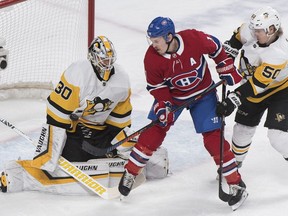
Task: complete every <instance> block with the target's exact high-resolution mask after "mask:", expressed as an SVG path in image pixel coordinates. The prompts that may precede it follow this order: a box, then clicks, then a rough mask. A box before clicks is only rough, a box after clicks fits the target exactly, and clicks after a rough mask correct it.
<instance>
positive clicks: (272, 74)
mask: <svg viewBox="0 0 288 216" xmlns="http://www.w3.org/2000/svg"><path fill="white" fill-rule="evenodd" d="M286 65H287V61H285V62H284V63H283V64H279V65H272V64H267V63H262V64H261V65H260V66H259V67H257V68H256V70H255V72H254V77H255V78H256V79H257V80H258V81H259V82H260V83H262V84H263V85H265V86H268V85H269V84H270V83H271V82H272V81H274V80H275V79H276V78H277V76H278V74H279V73H280V71H281V70H282V69H284V68H285V66H286ZM272 88H273V86H272Z"/></svg>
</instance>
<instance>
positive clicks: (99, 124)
mask: <svg viewBox="0 0 288 216" xmlns="http://www.w3.org/2000/svg"><path fill="white" fill-rule="evenodd" d="M116 66H117V65H116ZM114 67H115V66H114ZM117 69H118V68H117ZM114 71H115V73H114V74H113V75H112V76H111V77H110V79H109V81H107V82H105V83H104V82H102V81H100V80H99V79H98V78H97V76H96V74H95V72H94V69H93V67H92V64H91V63H90V62H89V61H88V60H82V61H77V62H75V63H73V64H71V65H70V66H69V67H68V69H67V70H66V71H64V73H63V74H62V76H61V80H60V82H59V83H58V85H57V86H56V88H55V90H54V91H53V92H52V93H51V94H50V96H49V97H48V100H47V123H48V124H52V125H56V126H58V127H62V128H65V129H67V130H69V132H74V131H75V130H76V126H77V124H78V123H80V122H81V123H82V124H83V125H85V126H86V127H89V128H92V129H96V130H104V129H105V127H106V125H107V124H108V125H112V126H114V127H118V128H124V127H126V126H129V125H130V124H131V116H130V115H131V110H132V106H131V103H130V95H131V89H130V82H129V77H128V75H127V74H126V73H124V72H123V71H121V70H119V69H118V70H116V69H115V68H114V69H113V72H114ZM71 114H73V115H76V116H77V117H79V118H76V119H75V120H73V121H72V120H71V119H70V116H71Z"/></svg>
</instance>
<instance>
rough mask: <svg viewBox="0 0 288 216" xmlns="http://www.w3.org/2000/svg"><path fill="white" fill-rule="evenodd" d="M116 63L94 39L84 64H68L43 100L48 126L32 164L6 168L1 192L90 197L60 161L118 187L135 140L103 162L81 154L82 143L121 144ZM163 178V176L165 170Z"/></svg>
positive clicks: (127, 114)
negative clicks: (71, 164) (45, 104)
mask: <svg viewBox="0 0 288 216" xmlns="http://www.w3.org/2000/svg"><path fill="white" fill-rule="evenodd" d="M115 61H116V51H115V49H114V46H113V44H112V42H111V41H110V40H109V39H108V38H107V37H105V36H98V37H96V38H95V39H94V40H93V42H92V43H91V45H90V47H89V50H88V58H87V59H85V60H81V61H77V62H74V63H72V64H71V65H70V66H69V67H68V68H67V69H66V70H65V71H64V73H63V74H62V76H61V79H60V81H59V83H58V85H57V86H56V88H55V89H54V91H52V93H51V94H50V95H49V97H48V99H47V122H46V124H44V125H43V127H42V130H41V132H40V136H39V140H38V143H37V147H36V150H35V156H34V158H33V160H18V161H12V162H9V163H7V164H5V166H4V171H3V172H1V173H0V174H1V175H0V177H1V184H0V186H1V187H0V189H2V192H17V191H22V190H39V191H46V192H53V193H61V194H83V193H84V194H85V193H89V191H88V190H85V188H83V187H82V186H81V185H80V184H79V183H78V182H75V180H74V179H73V178H72V177H71V176H68V175H67V174H65V173H64V172H63V171H62V170H61V169H60V168H59V167H58V163H57V162H58V159H59V157H60V156H62V157H64V158H65V159H67V160H68V161H70V162H73V164H74V165H75V166H77V167H78V168H79V169H81V170H82V171H84V172H86V173H87V174H89V175H90V176H92V177H93V178H97V179H98V181H100V183H102V184H103V185H105V186H107V187H111V186H113V184H115V185H116V184H118V182H117V179H118V181H119V180H120V177H121V175H122V173H123V172H124V164H125V158H123V155H124V154H125V151H129V150H130V149H131V148H132V147H133V146H134V144H135V140H132V141H128V142H126V143H123V144H122V145H121V146H119V147H118V148H117V149H115V150H114V151H113V152H111V153H109V154H106V155H104V156H102V157H96V156H94V155H92V154H90V153H89V152H86V151H85V150H84V149H82V143H83V142H84V141H86V142H89V143H90V144H92V145H95V146H97V147H100V148H101V147H103V148H107V147H109V146H111V145H112V144H111V143H115V142H117V141H119V139H121V137H123V133H124V131H125V132H126V131H128V128H129V127H130V126H131V111H132V106H131V103H130V95H131V89H130V82H129V77H128V75H127V74H126V73H125V72H124V71H122V70H121V69H120V68H119V67H117V65H115V64H114V63H115ZM120 151H121V152H120ZM128 154H129V153H128ZM159 155H160V156H159ZM120 156H121V157H120ZM158 156H159V157H158V159H159V158H161V159H160V160H161V161H165V160H167V159H168V158H167V153H166V151H165V150H163V149H162V150H161V153H160V154H158ZM162 158H163V160H162ZM158 159H156V161H155V163H158V162H159V161H158ZM151 167H153V166H151ZM156 167H159V166H158V165H156ZM163 167H167V169H168V166H167V164H164V165H163V166H162V167H160V169H161V170H163ZM150 171H151V172H150V174H149V173H148V171H147V173H148V174H147V176H150V177H152V178H153V177H156V178H157V177H159V175H158V176H157V175H154V174H155V173H157V172H156V171H155V166H154V168H153V169H151V170H150ZM151 173H152V174H151ZM162 174H163V176H165V175H167V170H166V174H164V173H163V172H162ZM151 175H152V176H151ZM163 176H162V177H163ZM160 177H161V176H160ZM114 180H115V181H114ZM71 183H74V184H71Z"/></svg>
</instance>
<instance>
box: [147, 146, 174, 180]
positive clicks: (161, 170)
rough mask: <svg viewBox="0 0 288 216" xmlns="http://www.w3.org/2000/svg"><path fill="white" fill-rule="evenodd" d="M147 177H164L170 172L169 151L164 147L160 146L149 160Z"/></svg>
mask: <svg viewBox="0 0 288 216" xmlns="http://www.w3.org/2000/svg"><path fill="white" fill-rule="evenodd" d="M144 170H145V174H146V178H147V179H162V178H165V177H167V175H168V173H169V158H168V151H167V149H166V148H164V147H160V148H158V149H157V150H156V151H155V152H154V153H153V155H152V157H151V158H150V159H149V161H148V162H147V165H146V167H145V169H144Z"/></svg>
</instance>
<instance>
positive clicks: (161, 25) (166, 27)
mask: <svg viewBox="0 0 288 216" xmlns="http://www.w3.org/2000/svg"><path fill="white" fill-rule="evenodd" d="M169 34H172V35H173V36H174V35H175V26H174V23H173V21H172V20H171V19H170V18H168V17H156V18H155V19H154V20H152V22H151V23H150V24H149V26H148V29H147V35H148V37H149V38H153V37H164V39H165V41H168V35H169Z"/></svg>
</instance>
